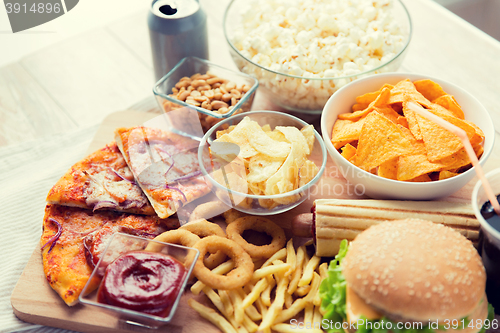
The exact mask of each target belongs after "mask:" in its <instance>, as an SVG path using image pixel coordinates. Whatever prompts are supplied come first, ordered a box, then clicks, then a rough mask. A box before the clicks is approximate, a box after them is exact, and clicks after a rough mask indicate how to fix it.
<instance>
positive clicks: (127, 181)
mask: <svg viewBox="0 0 500 333" xmlns="http://www.w3.org/2000/svg"><path fill="white" fill-rule="evenodd" d="M47 203H49V204H59V205H65V206H72V207H80V208H87V209H92V210H94V211H96V210H102V209H104V210H113V211H123V212H129V213H136V214H145V215H154V214H155V212H154V210H153V207H152V206H151V205H150V204H149V202H148V200H147V198H146V196H145V195H144V193H142V190H141V188H140V187H139V186H138V185H137V184H136V182H135V180H134V177H133V175H132V173H131V172H130V169H129V168H128V166H127V163H126V162H125V159H124V158H123V156H122V154H121V153H120V150H119V149H118V147H117V145H116V143H115V142H112V143H110V144H108V145H106V146H105V147H104V148H102V149H99V150H98V151H96V152H94V153H92V154H90V155H89V156H87V157H86V158H84V159H83V160H81V161H80V162H78V163H76V164H75V165H73V166H72V167H71V168H70V169H69V170H68V172H67V173H66V174H65V175H64V176H63V177H62V178H61V179H59V181H58V182H57V183H56V184H55V185H54V186H53V187H52V189H51V190H50V192H49V194H48V196H47Z"/></svg>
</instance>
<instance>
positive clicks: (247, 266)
mask: <svg viewBox="0 0 500 333" xmlns="http://www.w3.org/2000/svg"><path fill="white" fill-rule="evenodd" d="M194 248H196V249H198V251H200V256H199V258H198V261H196V264H195V266H194V270H193V272H194V275H195V276H196V277H197V278H198V280H200V281H201V282H203V283H204V284H205V285H207V286H209V287H210V288H213V289H222V290H229V289H236V288H241V287H243V286H244V285H245V284H247V283H248V282H249V281H250V279H251V278H252V274H253V269H254V266H253V262H252V258H250V255H249V254H248V253H246V252H245V250H244V249H243V248H242V247H241V246H240V245H238V244H237V243H236V242H234V241H232V240H230V239H227V238H224V237H220V236H207V237H205V238H202V239H201V240H200V241H198V242H197V243H196V244H195V245H194ZM215 251H221V252H224V253H225V254H227V255H228V257H230V258H231V259H233V261H234V263H235V268H234V269H233V270H231V271H230V272H229V273H227V275H219V274H215V273H213V272H212V271H211V270H210V269H208V268H207V267H206V266H205V265H204V264H203V260H202V258H204V257H205V254H206V253H207V252H215Z"/></svg>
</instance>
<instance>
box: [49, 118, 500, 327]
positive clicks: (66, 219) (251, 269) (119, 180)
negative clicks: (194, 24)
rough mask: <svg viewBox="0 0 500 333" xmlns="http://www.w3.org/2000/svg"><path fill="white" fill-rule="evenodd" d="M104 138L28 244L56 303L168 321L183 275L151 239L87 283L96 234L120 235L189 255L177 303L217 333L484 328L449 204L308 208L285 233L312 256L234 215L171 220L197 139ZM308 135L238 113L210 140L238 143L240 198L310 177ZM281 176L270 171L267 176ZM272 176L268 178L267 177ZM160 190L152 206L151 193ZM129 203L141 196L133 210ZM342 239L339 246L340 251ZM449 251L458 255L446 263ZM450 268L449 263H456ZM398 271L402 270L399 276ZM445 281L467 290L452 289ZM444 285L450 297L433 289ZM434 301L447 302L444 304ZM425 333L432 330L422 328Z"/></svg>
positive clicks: (472, 232)
mask: <svg viewBox="0 0 500 333" xmlns="http://www.w3.org/2000/svg"><path fill="white" fill-rule="evenodd" d="M116 139H117V142H118V144H114V143H111V144H109V145H107V146H106V147H105V148H103V149H100V150H98V151H97V152H95V153H92V154H91V155H89V156H88V157H86V158H84V159H83V160H82V161H81V162H78V163H76V164H75V165H74V166H73V167H72V168H71V169H70V170H69V171H68V173H67V174H66V175H64V176H63V177H62V178H61V180H59V181H58V182H57V184H56V185H55V186H54V187H53V189H51V191H50V193H49V196H48V199H47V200H48V201H50V204H48V205H47V207H46V214H45V218H44V224H43V225H44V232H43V235H42V238H41V241H40V245H41V249H42V259H43V268H44V272H45V275H46V277H47V280H48V282H49V284H50V285H51V287H52V288H53V289H54V290H55V291H56V292H57V293H58V294H59V295H60V297H61V298H62V299H63V301H64V302H65V303H66V304H68V305H74V304H75V303H76V302H77V300H78V297H79V296H80V294H81V292H82V290H83V288H84V286H85V285H86V284H87V289H86V290H87V292H94V293H96V299H97V302H99V303H103V304H107V305H111V306H115V307H118V308H122V309H129V310H132V311H138V312H141V313H145V314H148V315H153V317H155V316H157V317H162V318H165V317H166V316H168V315H169V313H170V311H171V308H172V305H173V302H174V301H175V299H176V297H177V295H178V293H179V292H180V291H179V288H180V286H181V281H183V279H184V278H185V277H186V274H187V270H186V267H185V266H184V265H183V264H181V263H179V262H177V261H176V260H175V259H174V258H170V257H169V256H168V255H166V254H163V253H161V249H162V246H160V245H159V243H151V242H150V243H149V245H147V246H144V247H142V248H137V249H134V250H133V251H130V250H125V249H122V250H120V247H119V246H118V248H116V249H115V248H113V249H112V251H113V252H115V251H118V253H115V256H114V257H113V258H116V259H113V260H109V259H103V262H101V264H100V266H99V271H98V272H100V273H98V274H95V278H93V279H92V281H88V280H89V278H90V275H91V273H92V270H93V269H94V267H96V266H97V264H98V262H99V260H100V259H101V257H103V253H104V251H105V248H106V245H107V244H108V240H109V239H110V238H111V236H112V235H113V234H114V233H116V232H122V233H126V234H130V235H135V236H140V237H143V238H146V239H151V240H155V241H158V242H165V243H170V244H179V245H183V246H187V247H190V248H194V249H196V250H198V251H199V254H200V255H199V257H198V260H197V261H196V263H194V268H193V271H192V280H191V282H190V283H191V286H190V289H189V290H190V291H189V292H188V293H190V294H191V295H192V297H189V298H188V300H187V303H188V304H189V306H190V307H191V308H192V309H193V310H194V311H195V312H197V313H198V314H199V315H200V316H201V317H202V318H205V319H207V320H208V321H209V322H211V323H212V324H214V325H215V326H216V327H217V328H218V329H220V330H221V331H223V332H225V333H235V332H258V331H261V332H273V331H274V332H292V329H293V327H295V326H297V325H305V326H306V327H307V325H309V326H310V327H311V329H312V330H313V331H315V332H321V331H328V332H338V331H339V329H337V328H336V326H333V328H332V325H336V323H340V324H342V323H343V322H344V321H347V322H357V323H358V324H359V320H361V319H364V320H365V321H364V324H363V325H365V326H366V325H371V324H373V323H374V322H379V321H382V320H383V321H386V322H390V323H393V324H395V325H396V322H400V321H408V320H414V321H415V320H416V321H422V322H424V321H432V320H436V321H438V322H439V325H445V324H446V322H445V321H446V320H447V319H449V320H454V319H457V320H458V319H461V318H465V317H467V320H474V321H476V320H481V321H482V323H484V325H483V324H481V325H478V327H477V329H476V328H473V329H467V332H469V331H470V332H473V333H474V332H479V331H480V330H481V329H482V327H483V326H485V325H486V321H485V320H486V318H487V317H488V312H489V313H490V317H488V318H490V319H489V320H491V314H492V311H493V309H492V307H491V306H490V307H488V302H487V300H486V296H485V291H484V290H485V289H484V285H485V273H484V267H483V266H482V263H481V261H480V259H479V255H478V254H477V252H476V249H475V248H474V246H473V245H477V241H478V238H479V236H478V233H479V232H478V231H479V224H478V221H477V220H476V219H475V218H474V216H473V213H471V211H470V209H469V208H468V207H466V206H464V205H463V204H461V203H447V202H411V201H384V200H332V199H329V200H326V199H323V200H321V199H320V200H316V201H315V203H314V207H313V214H312V215H311V216H307V218H306V217H305V216H304V214H302V215H298V216H296V218H295V219H294V220H293V221H291V224H292V232H293V233H295V236H299V237H312V238H313V241H314V245H315V246H314V247H315V250H316V253H314V252H313V251H312V248H311V246H309V245H311V244H312V242H309V243H307V244H305V245H300V244H297V243H295V244H294V239H293V238H289V237H287V235H286V233H285V230H284V229H283V228H282V227H281V226H280V225H278V224H277V223H275V222H273V221H272V220H270V219H268V218H266V217H262V216H252V215H249V214H246V213H242V212H238V211H237V210H234V209H230V210H228V211H226V212H224V214H223V218H224V220H225V222H226V224H227V226H226V227H225V228H223V227H221V225H220V224H217V223H214V222H210V221H207V220H205V219H203V218H201V219H195V218H194V215H197V214H194V215H193V219H191V220H190V221H189V223H187V224H185V225H183V226H179V221H178V220H177V219H175V218H174V217H172V216H171V215H172V214H174V213H175V211H176V210H177V209H178V208H179V207H181V206H182V205H183V204H185V203H186V202H189V201H192V200H194V199H196V198H199V197H201V196H203V195H204V194H206V193H207V190H210V188H209V187H208V185H206V183H205V182H204V180H203V179H202V178H201V177H200V172H199V171H198V168H199V165H198V163H197V159H196V157H197V156H196V153H195V150H194V148H197V143H196V142H193V140H192V139H189V138H186V137H182V136H180V135H177V134H173V133H167V132H163V131H161V130H159V129H153V128H147V127H134V128H129V129H122V128H119V129H117V130H116ZM314 140H315V137H314V132H313V128H312V126H306V127H304V128H302V129H301V130H299V129H297V128H295V127H284V126H276V128H275V129H274V130H272V129H271V128H270V127H269V126H268V125H265V126H262V127H261V126H260V125H259V124H258V123H257V122H255V121H251V120H250V118H248V117H245V118H244V119H243V121H241V122H240V123H239V124H238V125H236V126H231V127H229V128H228V129H227V130H224V131H219V132H218V133H217V140H216V141H218V142H229V143H234V144H237V145H238V146H239V147H240V154H239V155H238V157H237V158H241V159H242V160H243V165H244V166H246V168H245V169H246V171H247V173H246V175H245V176H246V179H247V181H248V188H249V189H250V190H249V192H250V193H253V194H257V193H258V194H266V190H267V188H268V186H270V187H269V190H270V191H273V190H276V191H277V193H281V192H280V191H284V192H285V193H286V191H291V190H293V189H294V186H302V185H303V184H304V182H307V181H309V180H310V179H312V178H313V177H314V176H315V175H316V173H317V170H318V168H317V167H316V166H315V164H314V163H313V162H311V161H309V160H308V159H307V157H308V156H309V155H310V153H311V151H312V147H313V144H314ZM193 147H194V148H193ZM213 157H214V156H212V158H213ZM226 157H227V156H226ZM219 158H222V157H219ZM285 164H287V166H286V168H285V169H283V168H284V167H283V166H284V165H285ZM302 170H306V171H307V174H303V173H302ZM280 171H281V172H283V175H284V176H283V177H277V176H276V175H280ZM284 171H287V172H288V173H287V172H284ZM290 171H293V172H291V173H290ZM290 174H291V175H292V176H291V177H290ZM285 176H288V177H289V178H287V177H285ZM273 177H277V180H276V181H275V182H274V183H273V182H271V183H270V180H272V179H273ZM251 184H255V185H251ZM300 184H302V185H300ZM254 188H255V189H256V190H255V191H256V192H253V189H254ZM143 192H144V193H143ZM162 196H163V201H161V200H159V199H158V198H160V197H162ZM134 198H146V199H147V200H148V201H149V202H146V203H143V204H142V205H140V204H139V203H138V202H139V201H138V199H135V201H134ZM131 202H134V205H132V204H131ZM104 203H105V204H104ZM212 203H213V202H208V203H204V204H202V205H200V207H202V206H207V205H208V206H210V207H211V206H213V204H212ZM124 207H125V208H124ZM148 207H149V210H147V208H148ZM131 208H132V210H130V209H131ZM153 208H154V212H153V211H152V210H153ZM134 209H136V210H134ZM138 213H142V214H138ZM145 214H150V215H145ZM169 216H170V218H166V217H169ZM162 217H165V218H162ZM404 218H414V219H419V218H422V219H426V220H427V221H415V220H404V221H401V219H404ZM306 219H308V220H307V221H306ZM391 220H398V221H393V222H390V221H391ZM300 228H302V231H301V232H302V234H300V232H297V230H298V229H300ZM304 231H306V232H304ZM249 232H250V234H249ZM252 233H253V234H252ZM461 234H462V235H461ZM464 236H465V237H467V238H465V237H464ZM367 239H368V241H367ZM438 239H439V240H438ZM348 241H349V242H351V244H352V245H351V246H350V247H349V252H348V254H347V255H346V251H347V242H348ZM399 246H404V247H405V249H408V250H405V251H403V250H401V249H399V248H398V247H399ZM417 248H418V253H417V252H416V251H415V249H417ZM436 249H440V250H438V251H436ZM449 251H452V252H453V253H450V252H449ZM337 253H338V255H337V257H336V259H335V260H333V261H332V262H331V263H330V268H328V263H327V262H323V263H322V257H325V256H334V255H336V254H337ZM436 253H437V255H436ZM116 254H117V255H116ZM395 254H397V255H398V257H394V255H395ZM430 254H433V255H432V256H431V255H430ZM457 255H458V256H459V258H460V259H453V258H457V257H456V256H457ZM401 256H404V258H403V257H401ZM344 257H345V258H344ZM384 258H385V259H384ZM398 258H399V259H402V260H399V259H398ZM412 260H413V261H415V263H413V262H411V263H410V264H408V262H410V261H412ZM454 260H455V261H454ZM457 260H459V261H460V263H461V265H455V263H456V262H459V261H457ZM341 261H342V262H343V264H342V265H341V264H340V262H341ZM416 261H418V263H419V264H416ZM191 262H192V261H191ZM402 262H403V264H402ZM103 265H104V266H103ZM408 265H409V266H408ZM103 267H104V268H103ZM384 267H390V271H387V270H386V269H385V268H384ZM409 267H410V268H409ZM426 267H431V268H432V269H427V268H426ZM101 269H103V270H102V271H101ZM412 269H413V270H414V271H415V272H413V271H412ZM379 270H380V272H379ZM408 271H411V272H413V273H412V274H411V276H410V277H407V276H406V275H405V274H407V273H405V272H408ZM388 272H389V273H388ZM373 274H377V275H378V276H379V277H377V278H373V276H374V275H373ZM384 274H385V275H387V276H385V275H384ZM419 274H420V275H419ZM396 275H397V276H396ZM450 281H451V282H450ZM446 283H447V284H448V285H446ZM455 284H466V285H467V288H462V287H461V288H460V289H458V288H456V287H455V289H453V288H452V287H454V286H455ZM443 285H444V288H452V289H450V290H451V291H447V289H444V290H441V289H440V288H441V287H442V286H443ZM371 286H373V287H371ZM403 286H404V288H403ZM438 287H439V288H438ZM152 290H154V292H152ZM457 290H458V292H457ZM439 293H442V294H443V295H445V294H446V295H448V296H450V297H451V295H452V294H453V295H456V296H453V297H454V298H450V299H448V298H446V297H444V298H443V297H440V296H439V295H440V294H439ZM202 295H205V296H206V298H205V301H202V299H200V297H201V296H202ZM387 295H390V298H389V297H385V296H387ZM437 296H439V297H437ZM386 298H387V299H388V300H387V301H385V299H386ZM207 301H208V303H207ZM429 302H430V303H429ZM423 304H426V305H428V306H424V305H423ZM457 304H458V305H457ZM417 305H418V306H417ZM448 317H449V318H448ZM325 320H327V325H325ZM139 322H140V321H139ZM294 323H295V324H294ZM370 323H371V324H370ZM491 323H493V322H491ZM294 325H295V326H294ZM365 326H363V327H361V326H359V327H357V329H358V330H359V329H366V327H365ZM490 326H491V325H490ZM297 327H299V326H297ZM424 330H427V331H428V332H431V331H434V332H437V331H436V328H435V327H425V328H424Z"/></svg>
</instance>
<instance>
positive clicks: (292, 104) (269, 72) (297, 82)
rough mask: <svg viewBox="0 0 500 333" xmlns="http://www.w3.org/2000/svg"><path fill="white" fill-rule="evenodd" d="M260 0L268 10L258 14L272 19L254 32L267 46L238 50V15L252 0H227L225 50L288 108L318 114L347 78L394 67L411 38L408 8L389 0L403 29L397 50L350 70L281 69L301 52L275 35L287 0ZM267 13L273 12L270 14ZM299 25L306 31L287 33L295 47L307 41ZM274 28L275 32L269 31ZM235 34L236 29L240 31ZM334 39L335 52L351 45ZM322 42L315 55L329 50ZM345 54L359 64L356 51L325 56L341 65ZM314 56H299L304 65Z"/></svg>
mask: <svg viewBox="0 0 500 333" xmlns="http://www.w3.org/2000/svg"><path fill="white" fill-rule="evenodd" d="M256 1H259V0H256ZM260 1H261V2H260V3H259V4H261V6H260V7H263V6H269V8H268V13H269V14H263V16H264V17H266V15H269V16H267V17H268V18H269V20H268V21H272V24H270V25H271V27H270V29H267V28H266V29H264V28H263V27H264V24H268V23H262V24H260V25H259V29H261V30H259V34H258V35H259V36H258V37H261V36H268V37H269V38H270V39H269V42H270V43H269V44H270V45H271V48H270V49H266V50H265V51H262V52H261V53H257V54H256V55H253V54H251V53H250V52H247V51H244V50H242V49H243V46H242V45H241V44H239V43H238V42H239V41H240V40H239V38H241V34H242V33H240V32H238V27H241V25H242V22H241V21H242V20H241V17H242V15H247V14H248V12H249V11H250V10H251V8H249V6H250V5H251V4H250V3H249V2H248V1H247V0H232V1H231V3H230V4H229V5H228V7H227V9H226V12H225V14H224V22H223V28H224V34H225V37H226V40H227V43H228V44H229V51H230V53H231V56H232V58H233V61H234V62H235V64H236V66H237V67H238V68H239V70H240V71H242V72H244V73H247V74H250V75H252V76H254V77H256V78H257V79H258V80H259V83H260V85H261V89H260V91H261V92H262V93H264V94H265V95H266V96H267V98H268V99H269V100H271V101H272V102H273V103H275V104H277V105H279V106H280V107H282V108H284V109H286V110H289V111H295V112H300V113H308V114H319V113H321V111H322V109H323V106H324V105H325V104H326V102H327V100H328V98H329V97H330V96H331V95H332V94H333V93H334V92H335V91H337V90H338V89H339V88H341V87H343V86H344V85H346V84H347V83H349V82H351V81H354V80H356V79H359V78H362V77H366V76H368V75H372V74H378V73H385V72H394V71H396V70H397V69H398V68H399V67H400V66H401V63H402V62H403V59H404V57H405V55H406V52H407V50H408V45H409V43H410V40H411V35H412V24H411V19H410V14H409V13H408V10H407V9H406V7H405V6H404V4H403V3H402V2H401V1H400V0H394V1H393V5H392V6H391V13H392V16H393V22H396V24H397V25H398V26H399V27H400V29H401V31H402V33H403V35H404V39H403V40H402V41H401V42H400V44H401V47H400V49H399V50H398V51H397V52H395V53H392V54H391V55H389V54H388V55H387V56H386V57H382V58H381V59H379V60H378V61H377V60H374V59H373V60H370V61H371V63H370V62H368V64H367V65H363V67H362V68H361V69H358V72H356V73H352V74H345V72H344V69H342V71H337V72H340V74H339V73H336V72H335V71H333V72H332V71H331V70H330V72H328V71H325V69H326V68H322V71H324V72H320V71H319V70H312V69H311V70H310V71H308V72H305V73H304V72H302V74H298V75H294V74H295V73H294V69H293V68H292V65H287V66H288V67H286V68H287V69H286V72H285V71H284V70H283V68H285V65H284V63H286V64H292V63H294V61H295V59H292V58H293V57H297V54H298V57H302V56H304V53H300V52H299V53H297V54H295V53H294V52H296V51H290V49H286V47H287V46H286V43H285V42H284V41H283V42H281V41H280V40H278V39H279V36H281V35H283V33H282V32H280V31H281V30H280V29H281V27H282V26H283V25H284V24H287V23H286V22H287V19H288V18H287V17H288V14H287V13H288V11H287V10H286V8H288V7H289V6H291V5H290V4H288V3H286V2H285V1H281V0H276V2H274V1H273V5H274V3H279V2H280V1H281V4H280V5H278V4H276V5H275V6H274V7H272V6H271V5H270V4H268V3H262V2H265V0H260ZM253 5H254V6H257V5H256V4H255V3H253ZM275 7H276V8H275ZM280 12H282V13H285V14H286V15H282V14H280ZM271 13H272V14H273V15H271ZM280 15H281V16H280ZM282 18H283V19H282ZM329 19H330V18H329ZM279 20H283V22H281V23H279V24H278V21H279ZM313 29H318V28H317V27H313V28H312V29H309V30H310V31H312V30H313ZM304 31H306V32H307V29H304V30H303V31H301V32H298V29H296V30H294V31H293V32H292V33H291V34H290V38H293V39H294V40H295V41H296V42H295V43H296V45H295V47H296V46H297V44H301V43H309V41H308V40H307V38H305V40H304V37H303V36H299V34H300V33H303V32H304ZM273 32H274V34H276V35H277V36H273ZM362 32H364V30H362ZM238 34H240V36H239V35H238ZM341 34H344V35H345V33H343V32H340V33H338V35H337V36H335V39H336V40H337V39H339V38H340V37H342V36H341ZM256 35H257V34H256ZM269 35H270V36H269ZM339 36H340V37H339ZM244 37H246V36H244ZM271 37H272V38H271ZM344 37H345V36H343V37H342V38H344ZM257 40H258V39H255V41H257ZM290 40H291V39H290ZM344 40H345V38H344ZM351 41H352V40H351ZM265 42H267V41H264V43H261V42H260V43H258V42H253V43H251V46H252V49H255V48H262V46H261V45H262V44H265ZM287 43H288V42H287ZM335 43H338V44H335V45H340V46H339V47H338V48H337V47H336V51H335V52H337V50H338V52H339V53H338V54H340V52H341V51H340V50H341V49H342V48H344V49H345V48H346V47H347V46H346V45H351V44H348V41H345V42H342V43H343V45H342V43H341V42H340V39H339V41H338V42H335ZM360 43H361V42H358V46H359V45H360ZM254 44H257V45H254ZM278 45H285V47H279V46H278ZM322 47H324V45H323V46H319V45H318V47H317V48H315V49H316V51H317V52H318V53H317V54H319V55H318V56H317V59H325V58H326V57H328V56H330V54H326V55H323V54H322V53H321V48H322ZM309 48H311V47H309ZM318 48H319V50H318ZM306 50H307V52H311V53H312V52H313V51H312V49H311V51H309V49H306ZM316 51H314V52H316ZM342 52H343V51H342ZM266 53H270V54H266ZM346 54H348V53H346ZM266 57H267V58H266ZM268 59H270V60H268ZM296 59H301V58H296ZM302 59H303V58H302ZM317 59H316V60H317ZM347 60H349V61H352V62H353V63H359V64H360V66H361V62H362V61H364V60H363V58H362V57H360V56H356V55H355V54H352V55H349V56H344V57H338V58H336V59H334V58H333V56H332V60H330V66H332V65H331V64H332V63H334V62H336V63H339V64H342V66H344V63H345V62H348V61H347ZM314 61H315V60H314V59H313V58H310V57H308V56H305V60H302V61H301V67H302V68H304V67H305V66H307V65H304V64H305V63H306V62H314ZM295 68H296V67H295ZM299 72H301V70H299ZM321 73H322V74H321ZM342 73H344V74H342Z"/></svg>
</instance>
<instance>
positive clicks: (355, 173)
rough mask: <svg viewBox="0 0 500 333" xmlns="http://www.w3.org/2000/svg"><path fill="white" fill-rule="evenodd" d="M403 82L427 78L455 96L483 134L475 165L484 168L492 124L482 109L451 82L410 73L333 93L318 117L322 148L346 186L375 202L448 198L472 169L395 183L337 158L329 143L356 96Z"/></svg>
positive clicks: (355, 84)
mask: <svg viewBox="0 0 500 333" xmlns="http://www.w3.org/2000/svg"><path fill="white" fill-rule="evenodd" d="M404 79H410V80H411V81H415V80H421V79H431V80H432V81H434V82H436V83H438V84H439V85H441V87H442V88H443V90H444V91H446V92H447V93H448V94H450V95H453V96H454V97H455V99H456V100H457V102H458V103H459V104H460V106H461V107H462V110H463V111H464V114H465V119H466V120H470V121H472V122H473V123H475V124H476V125H477V126H479V127H480V128H481V130H483V132H484V135H485V142H484V153H483V155H482V156H481V158H480V160H479V163H480V164H481V165H484V163H485V162H486V160H487V159H488V157H489V156H490V154H491V151H492V149H493V144H494V141H495V128H494V127H493V121H492V120H491V117H490V115H489V113H488V111H487V110H486V109H485V108H484V106H483V105H482V104H481V103H480V102H479V101H478V100H477V99H476V98H475V97H474V96H472V95H471V94H469V93H468V92H466V91H465V90H463V89H462V88H460V87H457V86H456V85H454V84H452V83H449V82H447V81H444V80H440V79H436V78H433V77H429V76H424V75H418V74H410V73H388V74H378V75H373V76H369V77H366V78H363V79H359V80H356V81H353V82H351V83H349V84H348V85H346V86H344V87H342V88H341V89H339V90H338V91H337V92H335V93H334V94H333V95H332V96H331V97H330V99H329V100H328V102H327V103H326V105H325V107H324V108H323V113H322V115H321V131H322V133H323V139H324V141H325V145H326V149H327V150H328V153H329V154H330V156H331V158H332V159H333V161H334V162H335V164H336V165H337V167H338V168H339V171H340V173H341V174H342V175H343V176H344V177H345V178H346V179H347V180H348V181H349V182H350V183H352V184H354V185H358V184H359V186H363V189H364V194H366V195H367V196H369V197H372V198H377V199H400V200H432V199H437V198H440V197H444V196H447V195H450V194H452V193H454V192H456V191H458V190H459V189H460V188H462V187H463V186H465V185H466V184H467V183H468V182H469V181H470V180H471V179H472V178H474V176H475V174H476V173H475V170H474V168H471V169H469V170H467V171H466V172H464V173H461V174H460V175H458V176H455V177H451V178H448V179H444V180H439V181H432V182H426V183H412V182H403V181H397V180H392V179H387V178H382V177H379V176H376V175H374V174H371V173H369V172H367V171H365V170H362V169H361V168H358V167H357V166H355V165H354V164H351V163H350V162H349V161H347V160H346V159H345V158H344V157H342V156H341V155H340V153H339V152H338V151H337V150H336V149H335V148H334V147H333V144H332V142H331V134H332V129H333V124H334V123H335V121H336V120H337V116H338V115H339V114H341V113H346V112H350V111H351V107H352V105H353V104H355V102H356V97H357V96H359V95H363V94H365V93H368V92H372V91H377V90H379V89H380V87H382V85H384V84H385V83H389V84H396V83H397V82H399V81H401V80H404Z"/></svg>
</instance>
